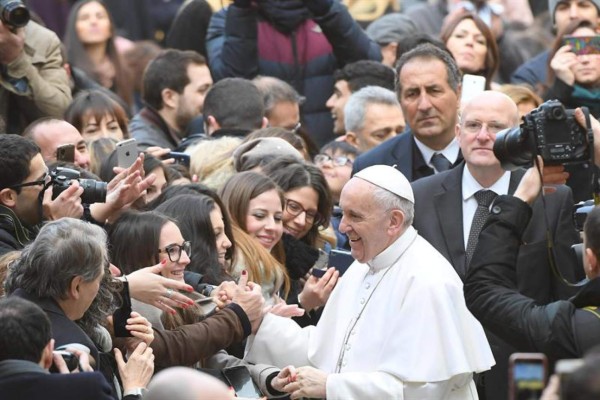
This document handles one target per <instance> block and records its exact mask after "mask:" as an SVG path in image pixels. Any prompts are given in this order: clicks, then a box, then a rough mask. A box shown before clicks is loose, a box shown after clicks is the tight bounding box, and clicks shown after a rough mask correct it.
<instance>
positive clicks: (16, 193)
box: [0, 135, 83, 255]
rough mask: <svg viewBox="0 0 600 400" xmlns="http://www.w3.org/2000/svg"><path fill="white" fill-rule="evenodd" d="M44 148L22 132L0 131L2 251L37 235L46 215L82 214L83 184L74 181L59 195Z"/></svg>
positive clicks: (0, 234)
mask: <svg viewBox="0 0 600 400" xmlns="http://www.w3.org/2000/svg"><path fill="white" fill-rule="evenodd" d="M48 181H49V175H48V168H47V167H46V164H45V163H44V159H43V158H42V154H41V152H40V148H39V147H38V146H37V145H36V144H35V143H33V142H32V141H31V140H29V139H25V138H23V137H21V136H19V135H0V255H2V254H4V253H7V252H9V251H12V250H19V249H22V248H23V246H25V245H26V244H27V243H29V242H30V241H31V240H33V239H34V237H35V235H36V232H37V225H39V224H40V223H41V222H42V215H44V216H45V217H46V218H47V219H59V218H62V217H73V218H81V216H82V215H83V206H82V205H81V198H80V196H81V194H82V193H83V188H82V187H80V186H79V183H78V182H74V183H73V184H72V185H71V186H70V187H68V188H67V189H66V190H65V191H63V192H62V193H61V194H60V195H59V196H58V197H57V198H56V199H54V200H51V197H52V187H48V188H47V189H46V190H45V191H44V188H45V187H46V186H45V185H46V184H47V183H48Z"/></svg>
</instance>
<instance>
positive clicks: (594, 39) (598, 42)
mask: <svg viewBox="0 0 600 400" xmlns="http://www.w3.org/2000/svg"><path fill="white" fill-rule="evenodd" d="M563 43H564V44H568V45H571V51H572V52H573V53H575V54H577V55H584V54H600V35H596V36H565V37H563Z"/></svg>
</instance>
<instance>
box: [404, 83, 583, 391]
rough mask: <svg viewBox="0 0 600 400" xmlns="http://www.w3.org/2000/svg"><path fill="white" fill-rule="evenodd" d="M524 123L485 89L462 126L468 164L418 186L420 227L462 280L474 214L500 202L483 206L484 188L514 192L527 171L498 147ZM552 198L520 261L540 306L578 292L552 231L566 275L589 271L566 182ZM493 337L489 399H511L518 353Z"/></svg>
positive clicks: (507, 102)
mask: <svg viewBox="0 0 600 400" xmlns="http://www.w3.org/2000/svg"><path fill="white" fill-rule="evenodd" d="M518 124H519V114H518V109H517V106H516V104H515V103H514V102H513V101H512V100H511V99H510V98H509V97H508V96H506V95H504V94H502V93H499V92H492V91H488V92H483V93H482V94H480V95H478V96H477V97H475V98H474V99H473V100H471V101H470V102H469V103H468V104H467V105H466V106H465V108H464V110H463V112H462V116H461V120H460V122H459V123H458V124H457V125H456V130H455V133H456V139H457V141H458V143H459V145H460V149H461V152H462V154H463V157H464V163H462V164H461V165H459V166H457V167H456V168H454V169H451V170H449V171H446V172H443V173H440V174H436V175H433V176H430V177H426V178H423V179H420V180H418V181H416V182H413V184H412V185H413V190H414V193H415V219H414V227H415V228H416V229H417V231H418V232H419V234H421V235H422V236H423V237H424V238H425V239H426V240H428V241H429V242H430V243H431V244H432V245H433V246H434V247H435V248H436V249H437V250H438V251H439V252H440V253H442V255H443V256H444V257H446V258H447V259H448V260H449V261H450V263H451V264H452V266H453V267H454V269H455V270H456V272H457V273H458V275H459V276H460V277H461V279H463V280H464V278H465V276H466V272H467V269H468V264H469V258H470V256H471V255H472V251H473V250H474V247H475V245H476V241H477V236H478V231H477V229H478V228H479V231H480V229H481V226H477V222H476V221H475V220H476V219H478V218H480V217H479V216H481V217H483V220H485V217H486V216H487V214H485V213H484V214H483V215H482V214H481V212H479V214H478V207H482V208H484V209H485V208H486V207H487V210H485V211H488V212H489V208H491V207H493V204H486V205H481V204H478V200H477V199H478V198H479V195H478V192H480V191H484V192H486V193H488V194H490V195H491V199H492V200H491V201H493V198H494V197H495V196H496V195H500V194H512V193H513V192H514V191H515V190H516V188H517V186H518V184H519V182H520V180H521V178H522V177H523V175H524V172H525V171H524V170H517V171H513V172H509V171H504V170H503V169H502V168H501V166H500V162H499V161H498V159H497V158H496V157H495V155H494V152H493V145H494V141H495V138H496V134H497V133H498V132H499V131H501V130H503V129H506V128H511V127H515V126H518ZM545 203H546V204H545V210H544V207H543V204H542V199H541V198H538V199H537V200H536V202H535V203H534V205H533V217H532V219H531V222H530V224H529V226H528V227H527V230H526V231H525V234H524V236H523V244H522V245H521V247H520V250H519V255H518V261H517V284H518V288H519V291H520V292H521V293H523V294H525V295H527V296H529V297H531V298H534V299H535V300H536V301H537V302H538V303H540V304H546V303H549V302H551V301H554V300H558V299H565V298H568V297H569V296H570V295H572V291H571V290H569V288H568V287H567V286H565V285H563V284H562V283H561V282H559V279H558V278H557V277H556V276H555V275H554V274H553V272H552V271H551V269H550V267H549V265H550V261H549V257H548V250H547V240H546V232H547V231H550V233H551V235H552V237H553V239H554V245H555V252H556V256H557V263H556V264H557V265H559V266H560V268H561V273H562V275H563V276H564V277H565V278H567V279H569V280H570V281H574V280H577V279H580V278H582V276H583V268H582V267H581V266H579V268H577V266H576V265H575V262H574V257H572V256H571V251H570V246H571V245H572V244H573V243H576V242H577V241H578V236H577V232H576V231H575V228H574V226H573V219H572V210H573V199H572V194H571V190H570V189H569V188H568V187H566V186H560V187H557V191H556V193H553V194H551V195H549V196H547V198H546V199H545ZM478 215H479V216H478ZM546 221H547V222H548V223H546ZM472 230H474V232H471V231H472ZM488 339H489V340H490V345H491V347H492V351H493V352H494V357H495V359H496V362H497V365H496V366H495V367H494V368H493V369H492V370H491V371H490V373H489V374H487V375H486V377H485V381H486V383H485V392H486V395H485V396H486V398H487V400H490V399H506V398H507V392H506V386H507V385H506V382H507V371H508V365H507V361H508V355H509V354H510V353H511V352H513V351H512V349H511V348H510V347H509V346H508V345H507V344H505V343H504V342H502V341H500V340H499V339H497V338H493V337H492V336H491V335H489V334H488Z"/></svg>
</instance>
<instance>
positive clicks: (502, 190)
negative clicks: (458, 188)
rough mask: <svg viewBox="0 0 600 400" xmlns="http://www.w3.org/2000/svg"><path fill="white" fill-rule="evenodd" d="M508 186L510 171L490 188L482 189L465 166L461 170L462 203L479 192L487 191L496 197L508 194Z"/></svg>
mask: <svg viewBox="0 0 600 400" xmlns="http://www.w3.org/2000/svg"><path fill="white" fill-rule="evenodd" d="M509 184H510V171H505V172H504V174H502V176H501V177H500V178H499V179H498V180H497V181H496V182H494V184H493V185H491V186H490V187H487V188H486V187H483V186H481V184H480V183H479V182H477V180H475V178H474V177H473V175H471V171H469V168H468V167H467V166H466V165H465V167H464V168H463V175H462V198H463V201H466V200H467V199H469V198H471V197H472V196H473V195H474V194H475V193H477V192H478V191H480V190H483V189H488V190H491V191H493V192H494V193H496V194H497V195H501V194H508V186H509Z"/></svg>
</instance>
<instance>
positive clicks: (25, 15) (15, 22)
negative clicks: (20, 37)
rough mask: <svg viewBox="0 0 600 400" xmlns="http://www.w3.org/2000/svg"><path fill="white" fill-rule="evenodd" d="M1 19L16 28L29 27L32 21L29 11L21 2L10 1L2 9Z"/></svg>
mask: <svg viewBox="0 0 600 400" xmlns="http://www.w3.org/2000/svg"><path fill="white" fill-rule="evenodd" d="M0 4H2V3H1V2H0ZM0 17H1V18H2V21H3V22H4V23H6V24H8V25H11V26H14V27H15V28H20V27H23V26H25V25H27V23H28V22H29V19H30V15H29V10H28V9H27V7H25V5H24V4H23V3H22V2H20V1H9V2H8V3H7V4H5V5H4V7H2V9H1V14H0Z"/></svg>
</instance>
